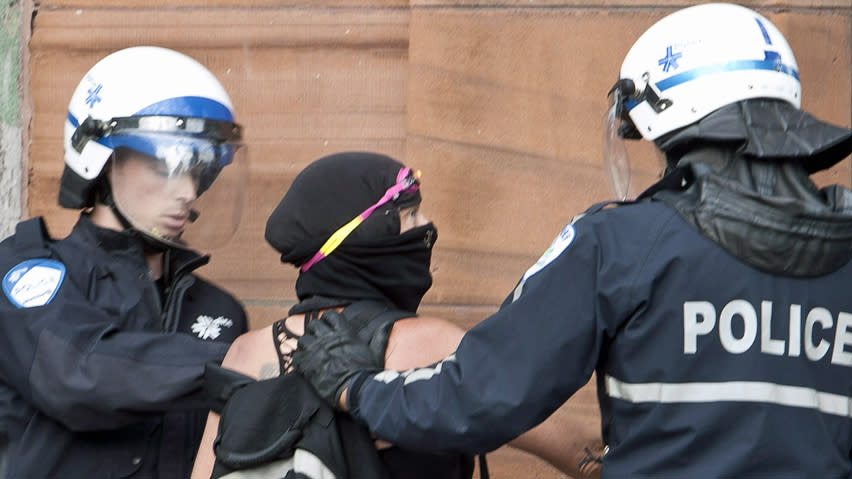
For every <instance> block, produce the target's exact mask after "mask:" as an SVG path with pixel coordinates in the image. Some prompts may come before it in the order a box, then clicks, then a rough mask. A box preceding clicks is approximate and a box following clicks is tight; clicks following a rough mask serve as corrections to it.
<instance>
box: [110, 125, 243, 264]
mask: <svg viewBox="0 0 852 479" xmlns="http://www.w3.org/2000/svg"><path fill="white" fill-rule="evenodd" d="M109 140H110V143H111V146H113V147H115V155H113V160H112V164H111V167H110V184H111V186H112V188H111V190H112V196H113V199H114V201H115V204H116V207H117V208H118V210H119V211H120V212H121V214H122V215H123V216H124V217H125V219H127V221H128V222H129V223H130V224H131V226H132V227H133V228H134V229H136V230H138V231H140V232H142V233H144V234H146V235H147V236H149V237H151V238H153V239H155V240H157V241H160V242H163V243H165V244H167V245H169V246H185V245H187V244H188V245H190V246H192V247H193V248H198V249H213V248H216V247H219V246H222V245H224V244H225V243H226V242H227V241H228V240H229V239H230V238H231V237H232V236H233V234H234V232H235V231H236V228H237V226H238V224H239V221H240V218H241V215H242V207H243V192H244V189H245V186H246V183H247V166H248V165H247V161H246V150H245V148H244V147H242V146H241V145H240V144H239V143H238V142H234V141H228V142H220V141H217V140H211V139H209V138H204V137H201V136H191V135H190V136H188V135H179V134H174V133H159V132H157V133H150V132H144V133H140V132H138V131H137V132H133V133H129V132H127V133H125V132H122V133H119V134H116V135H112V136H110V137H109ZM226 166H227V168H225V167H226ZM202 213H206V214H202Z"/></svg>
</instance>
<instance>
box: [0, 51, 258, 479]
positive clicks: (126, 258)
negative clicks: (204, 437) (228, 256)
mask: <svg viewBox="0 0 852 479" xmlns="http://www.w3.org/2000/svg"><path fill="white" fill-rule="evenodd" d="M64 139H65V141H64V143H65V144H64V146H65V170H64V172H63V175H62V179H61V182H60V190H59V204H60V205H61V206H63V207H65V208H72V209H78V210H81V214H80V218H79V220H78V221H77V224H76V225H75V226H74V229H73V230H72V232H71V233H70V235H68V236H67V237H66V238H62V239H58V238H52V237H51V236H50V235H49V233H48V230H47V228H46V226H45V224H44V222H43V220H42V219H41V218H33V219H30V220H26V221H23V222H21V223H19V225H18V227H17V229H16V232H15V234H14V235H12V236H11V237H9V238H7V239H6V240H5V241H3V243H2V244H0V258H2V259H0V274H2V275H3V279H2V286H3V293H2V294H0V337H1V338H2V339H0V343H2V344H0V348H2V350H3V356H2V358H0V393H1V394H2V397H3V398H4V400H3V401H2V402H0V418H2V420H0V427H2V429H3V431H2V432H3V433H5V434H6V435H7V437H8V438H9V441H10V443H9V451H8V464H7V470H6V477H8V478H22V479H23V478H53V477H56V478H59V477H66V478H75V477H98V478H118V477H137V478H168V479H171V478H178V477H188V475H189V472H190V469H191V467H192V460H193V458H194V454H195V450H196V448H197V444H198V441H199V439H200V437H201V432H202V428H203V425H204V420H205V418H206V413H207V401H206V399H205V397H204V395H203V393H202V388H201V379H202V376H203V373H204V366H205V364H206V363H207V362H209V361H217V362H218V361H221V360H222V358H223V357H224V355H225V352H226V350H227V348H228V346H229V344H230V342H231V341H232V340H233V339H234V338H235V337H237V336H238V335H239V334H241V333H243V332H245V331H246V329H247V323H246V315H245V311H244V309H243V307H242V305H241V304H240V303H239V302H238V301H237V300H236V299H235V298H234V297H233V296H231V295H230V294H229V293H227V292H226V291H224V290H222V289H221V288H219V287H217V286H215V285H213V284H211V283H209V282H208V281H206V280H204V279H202V278H200V277H199V276H197V275H195V274H194V273H193V271H195V270H196V269H197V268H198V267H200V266H202V265H204V264H206V263H207V262H208V260H209V257H208V256H204V255H201V254H199V253H196V252H195V251H193V250H192V249H190V246H189V245H192V246H193V247H210V246H214V245H216V244H222V243H223V242H224V241H226V240H227V238H228V237H229V236H230V234H232V233H233V232H234V229H235V228H236V224H237V220H238V219H239V212H240V208H241V203H240V195H241V189H242V188H243V187H244V184H243V182H242V180H243V179H244V177H243V173H244V172H245V168H246V162H245V157H244V156H245V155H244V153H245V148H243V147H242V144H241V129H240V126H239V125H237V124H236V123H235V121H234V116H233V105H232V104H231V100H230V98H229V97H228V95H227V93H226V92H225V90H224V89H223V88H222V86H221V85H220V84H219V82H218V81H217V80H216V78H215V77H214V76H213V75H212V74H211V73H210V72H209V71H208V70H207V69H206V68H205V67H204V66H202V65H201V64H200V63H198V62H197V61H195V60H193V59H192V58H190V57H188V56H186V55H183V54H181V53H178V52H175V51H172V50H168V49H165V48H159V47H133V48H128V49H124V50H120V51H118V52H115V53H113V54H111V55H108V56H107V57H105V58H103V59H102V60H100V61H99V62H98V63H97V64H96V65H94V66H93V67H92V68H91V70H89V71H88V72H87V73H86V75H85V77H84V78H83V79H82V81H81V82H80V83H79V85H78V86H77V88H76V90H75V91H74V93H73V95H72V98H71V102H70V104H69V106H68V115H67V118H66V122H65V136H64ZM202 195H203V196H202ZM205 212H206V214H205ZM208 218H209V219H215V221H212V222H211V223H213V226H212V227H209V228H207V229H205V228H204V227H203V222H204V220H205V219H208ZM196 220H197V221H196ZM194 222H195V223H194ZM193 223H194V224H193Z"/></svg>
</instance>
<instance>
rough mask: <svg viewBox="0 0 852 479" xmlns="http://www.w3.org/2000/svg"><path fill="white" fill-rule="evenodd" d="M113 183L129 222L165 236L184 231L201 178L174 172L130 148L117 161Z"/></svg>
mask: <svg viewBox="0 0 852 479" xmlns="http://www.w3.org/2000/svg"><path fill="white" fill-rule="evenodd" d="M111 184H112V194H113V198H114V199H115V202H116V205H117V206H118V208H119V211H121V213H122V214H123V215H124V216H125V217H126V218H127V219H128V221H130V223H131V224H132V225H133V226H134V227H135V228H137V229H140V230H142V231H145V232H147V233H149V234H152V236H155V237H165V238H176V237H178V236H179V235H180V234H181V232H182V231H183V229H184V227H185V226H186V224H187V221H188V220H189V214H190V208H191V207H192V204H193V203H194V202H195V200H196V198H197V196H196V191H197V190H198V180H197V178H194V177H193V176H191V175H189V174H186V173H177V174H175V173H171V174H170V172H169V171H168V169H167V168H166V165H165V163H164V162H163V161H159V160H157V159H155V158H153V157H150V156H147V155H143V154H141V153H137V152H134V151H129V150H128V151H123V152H122V153H121V155H120V157H119V158H118V159H116V160H115V161H114V162H113V165H112V172H111Z"/></svg>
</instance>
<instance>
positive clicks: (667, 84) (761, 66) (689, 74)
mask: <svg viewBox="0 0 852 479" xmlns="http://www.w3.org/2000/svg"><path fill="white" fill-rule="evenodd" d="M767 53H774V52H767ZM772 57H775V58H772ZM743 70H766V71H777V72H779V73H783V74H785V75H790V76H791V77H793V78H795V79H796V80H798V79H799V72H798V71H796V69H795V68H791V67H789V66H787V65H784V64H783V63H780V62H779V61H778V58H777V55H767V59H765V60H738V61H735V62H730V63H722V64H717V65H708V66H705V67H701V68H695V69H692V70H689V71H685V72H683V73H678V74H677V75H672V76H670V77H668V78H666V79H665V80H661V81H659V82H657V83H656V84H655V86H656V87H657V89H658V90H659V91H660V92H661V93H662V92H664V91H666V90H668V89H669V88H672V87H675V86H678V85H680V84H682V83H686V82H689V81H692V80H695V79H696V78H699V77H702V76H704V75H711V74H714V73H723V72H733V71H743Z"/></svg>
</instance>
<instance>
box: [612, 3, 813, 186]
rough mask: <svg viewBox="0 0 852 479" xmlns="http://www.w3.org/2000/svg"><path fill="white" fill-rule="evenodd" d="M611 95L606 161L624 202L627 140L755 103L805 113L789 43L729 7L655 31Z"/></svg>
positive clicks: (682, 13) (674, 20)
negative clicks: (776, 103)
mask: <svg viewBox="0 0 852 479" xmlns="http://www.w3.org/2000/svg"><path fill="white" fill-rule="evenodd" d="M609 95H610V108H609V110H608V112H607V114H606V117H605V125H604V130H603V131H604V155H605V162H606V166H607V172H608V174H609V177H610V183H611V186H612V188H613V191H614V193H615V195H616V198H617V199H619V200H621V199H626V198H627V197H628V196H630V194H631V193H632V192H631V191H630V168H629V167H630V164H629V160H628V156H627V152H626V149H625V147H624V143H623V140H624V139H625V138H627V139H639V138H644V139H646V140H649V141H653V140H656V139H658V138H660V137H661V136H662V135H665V134H667V133H670V132H673V131H675V130H677V129H679V128H682V127H684V126H687V125H690V124H692V123H695V122H696V121H698V120H700V119H702V118H704V117H705V116H707V115H708V114H710V113H712V112H713V111H715V110H717V109H719V108H721V107H723V106H725V105H728V104H731V103H735V102H738V101H741V100H746V99H750V98H774V99H779V100H783V101H786V102H788V103H790V104H791V105H793V106H794V107H795V108H799V107H800V105H801V85H800V83H799V72H798V66H797V64H796V58H795V57H794V56H793V51H792V50H791V49H790V46H789V45H788V44H787V41H786V40H785V39H784V36H783V35H781V32H780V31H778V29H777V28H776V27H775V26H774V25H773V24H772V23H771V22H770V21H769V20H767V19H766V18H765V17H763V16H762V15H760V14H758V13H757V12H755V11H753V10H750V9H748V8H745V7H741V6H739V5H733V4H726V3H708V4H703V5H697V6H694V7H689V8H685V9H682V10H679V11H677V12H675V13H672V14H671V15H668V16H666V17H665V18H663V19H662V20H660V21H658V22H657V23H655V24H654V25H653V26H651V28H649V29H648V30H647V31H646V32H645V33H644V34H642V36H641V37H639V39H638V40H637V41H636V43H634V44H633V47H631V49H630V51H629V52H628V53H627V56H625V58H624V62H623V63H622V66H621V72H620V74H619V79H618V81H617V82H616V83H615V86H613V87H612V89H611V90H610V92H609Z"/></svg>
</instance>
